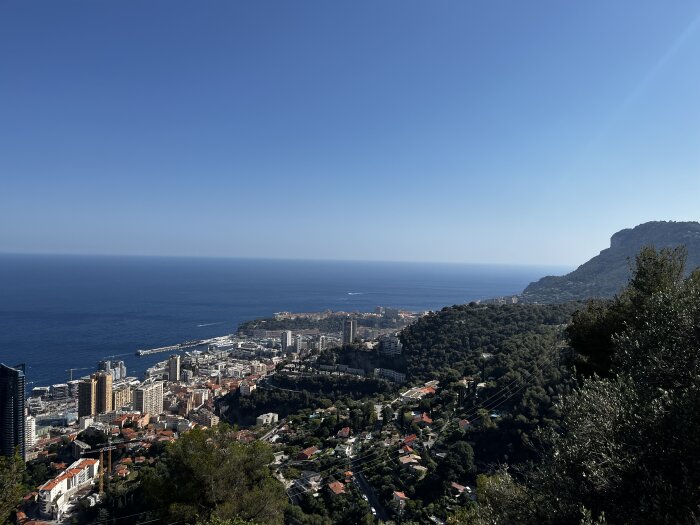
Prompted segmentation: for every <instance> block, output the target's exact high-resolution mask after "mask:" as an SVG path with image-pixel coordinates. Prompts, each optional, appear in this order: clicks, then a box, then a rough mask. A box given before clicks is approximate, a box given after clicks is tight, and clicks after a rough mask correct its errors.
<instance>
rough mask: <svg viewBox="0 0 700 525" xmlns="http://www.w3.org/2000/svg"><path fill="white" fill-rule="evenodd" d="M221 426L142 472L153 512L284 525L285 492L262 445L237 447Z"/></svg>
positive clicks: (198, 433) (183, 441) (181, 442)
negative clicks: (154, 510)
mask: <svg viewBox="0 0 700 525" xmlns="http://www.w3.org/2000/svg"><path fill="white" fill-rule="evenodd" d="M230 433H231V430H230V428H229V427H227V426H225V425H220V426H218V427H214V428H211V429H207V430H199V429H198V430H193V431H190V432H188V433H186V434H184V435H183V436H181V437H180V439H178V440H177V441H175V442H173V443H171V444H169V445H168V448H167V449H166V452H165V454H164V456H163V457H161V460H160V461H159V462H158V464H157V466H156V468H155V469H151V470H145V469H144V481H143V489H144V493H145V495H146V497H147V498H148V500H149V501H151V503H152V504H153V506H154V507H155V508H159V509H160V508H166V509H167V511H168V513H169V514H170V517H172V518H175V517H176V518H177V519H178V520H184V521H187V522H190V523H192V522H194V521H196V520H208V519H210V518H216V519H221V520H229V519H243V520H252V521H255V522H261V523H273V524H274V523H282V520H283V513H284V508H285V505H286V497H285V494H284V488H283V486H282V485H281V483H279V482H278V481H277V480H276V479H275V478H274V477H273V476H272V474H271V472H270V469H269V467H268V465H269V464H270V463H271V462H272V459H273V457H272V451H271V449H270V447H269V446H268V445H267V444H266V443H262V442H258V441H256V442H253V443H250V444H243V443H239V442H237V441H235V440H233V439H232V437H231V435H230Z"/></svg>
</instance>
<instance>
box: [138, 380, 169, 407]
mask: <svg viewBox="0 0 700 525" xmlns="http://www.w3.org/2000/svg"><path fill="white" fill-rule="evenodd" d="M134 409H135V410H138V411H139V412H141V413H142V414H150V415H152V416H155V415H158V414H160V413H161V412H163V382H162V381H152V382H146V383H143V384H142V385H141V386H139V387H138V388H137V389H136V390H134Z"/></svg>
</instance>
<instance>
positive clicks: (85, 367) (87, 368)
mask: <svg viewBox="0 0 700 525" xmlns="http://www.w3.org/2000/svg"><path fill="white" fill-rule="evenodd" d="M78 370H90V367H89V366H84V367H82V368H67V369H66V370H64V372H70V380H71V381H73V372H77V371H78Z"/></svg>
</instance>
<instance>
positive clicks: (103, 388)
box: [91, 370, 113, 414]
mask: <svg viewBox="0 0 700 525" xmlns="http://www.w3.org/2000/svg"><path fill="white" fill-rule="evenodd" d="M91 378H92V379H94V380H95V383H96V384H95V413H96V414H103V413H105V412H109V411H111V410H112V384H113V379H112V372H111V370H110V371H106V372H97V373H96V374H92V376H91Z"/></svg>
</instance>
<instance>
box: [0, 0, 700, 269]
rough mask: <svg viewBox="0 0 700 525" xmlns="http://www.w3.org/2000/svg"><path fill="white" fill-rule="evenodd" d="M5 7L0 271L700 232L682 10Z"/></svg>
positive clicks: (379, 256) (684, 5) (530, 245)
mask: <svg viewBox="0 0 700 525" xmlns="http://www.w3.org/2000/svg"><path fill="white" fill-rule="evenodd" d="M0 9H1V11H2V13H3V16H2V17H0V44H1V45H0V48H2V49H5V50H8V51H6V52H5V53H3V54H2V55H0V69H1V70H2V71H3V72H5V74H6V77H7V78H8V79H10V81H8V82H5V83H3V84H2V85H0V96H1V97H2V99H3V100H5V101H8V103H6V104H5V105H4V106H3V107H2V108H1V109H0V174H1V175H0V177H1V178H2V186H3V192H2V193H1V194H0V221H2V222H3V224H6V225H9V227H7V228H3V229H2V230H1V231H0V252H3V253H63V254H112V255H154V256H207V257H244V258H276V259H287V258H289V259H319V260H325V259H331V260H379V261H381V260H386V261H416V262H427V261H431V262H460V263H462V262H463V263H481V264H490V263H500V264H537V265H562V266H567V267H572V266H575V265H578V264H580V263H581V262H583V261H585V260H587V259H589V258H590V257H592V256H594V255H596V254H597V253H598V252H599V251H600V250H602V249H604V248H605V247H607V245H608V240H609V238H610V236H611V235H612V234H613V233H614V232H616V231H618V230H620V229H623V228H630V227H633V226H635V225H637V224H639V223H643V222H646V221H650V220H677V221H685V220H697V219H698V215H697V205H696V197H695V195H697V194H698V193H699V192H700V178H698V177H697V172H698V168H700V153H698V152H699V151H700V147H698V145H699V144H700V102H699V101H698V97H697V93H698V91H699V90H700V66H698V62H697V60H695V57H696V56H697V55H698V52H700V30H699V29H698V26H699V25H700V16H699V15H700V12H699V11H698V6H697V3H696V2H693V1H690V0H684V1H679V2H674V3H673V4H672V5H661V4H646V5H639V4H638V3H635V2H631V1H624V2H618V3H615V4H614V5H613V4H609V3H606V2H588V3H585V4H579V5H563V4H560V3H556V2H544V3H538V4H523V3H518V2H505V3H502V4H499V5H498V6H494V5H487V4H464V3H457V2H446V3H442V4H439V5H435V4H424V3H418V2H383V3H381V4H375V3H367V2H364V3H354V4H353V5H352V7H349V6H342V5H337V4H328V3H323V2H305V3H302V4H294V5H292V4H284V3H269V4H258V3H256V4H238V3H235V4H232V3H228V2H213V3H211V4H209V5H208V9H207V10H206V11H204V10H202V9H200V8H199V7H194V6H192V5H189V4H187V3H185V2H181V1H171V2H152V3H149V4H148V5H143V4H139V3H135V2H122V3H119V4H118V5H117V4H109V3H97V4H96V3H90V2H73V3H69V4H62V5H60V6H59V5H44V6H42V8H41V9H35V7H34V6H33V4H32V3H31V2H29V3H27V2H6V3H4V4H3V7H2V8H0Z"/></svg>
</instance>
